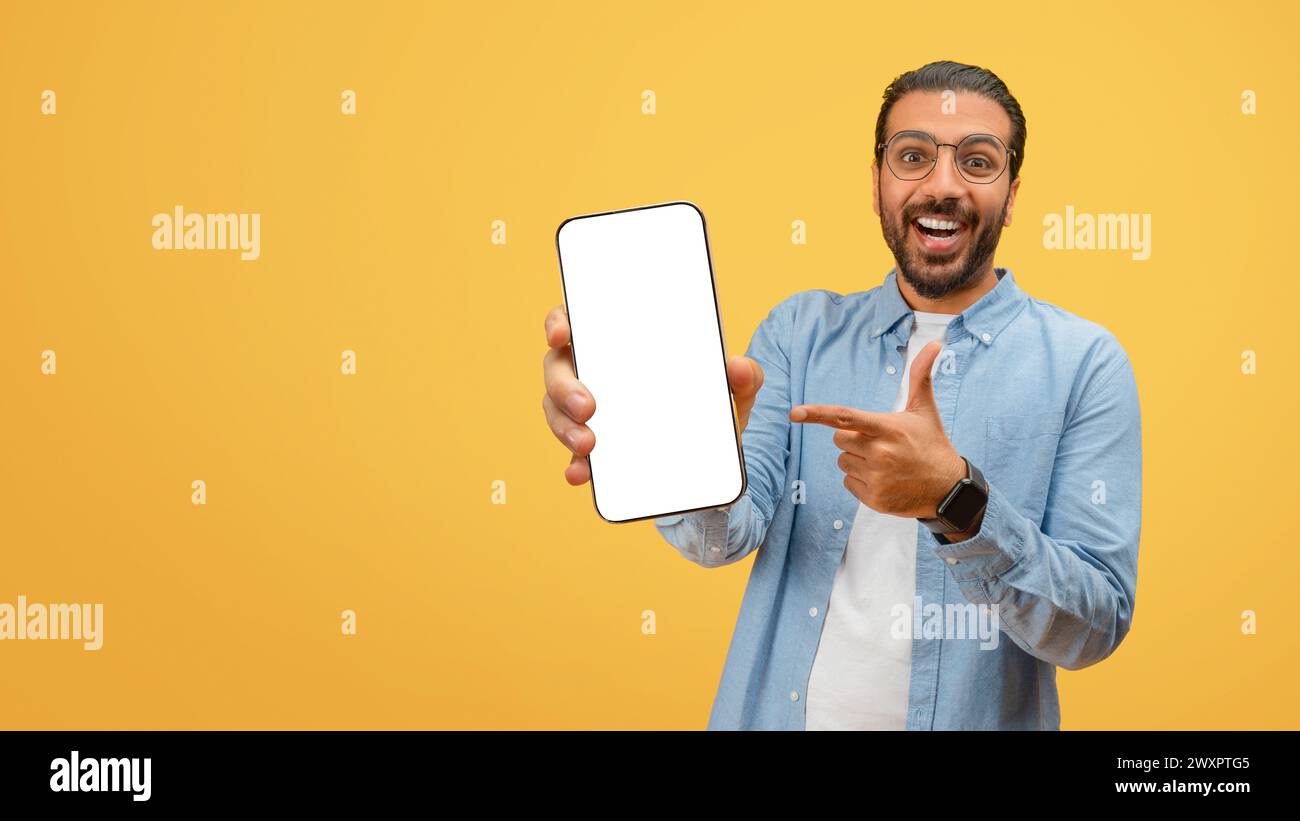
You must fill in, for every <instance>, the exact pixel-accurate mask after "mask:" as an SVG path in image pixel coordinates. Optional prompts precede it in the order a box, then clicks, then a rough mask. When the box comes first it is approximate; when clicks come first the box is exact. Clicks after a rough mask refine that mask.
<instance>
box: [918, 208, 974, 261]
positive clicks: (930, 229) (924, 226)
mask: <svg viewBox="0 0 1300 821" xmlns="http://www.w3.org/2000/svg"><path fill="white" fill-rule="evenodd" d="M911 225H912V230H913V231H915V232H916V235H917V237H918V238H919V239H920V242H921V247H922V248H924V249H925V250H927V251H931V252H935V253H940V254H942V253H945V252H948V251H952V250H955V249H956V248H957V247H958V246H959V245H961V244H963V243H964V242H965V241H966V235H967V234H969V233H970V226H969V225H967V224H966V223H964V222H959V221H957V220H947V219H938V218H934V217H918V218H917V219H914V220H912V223H911Z"/></svg>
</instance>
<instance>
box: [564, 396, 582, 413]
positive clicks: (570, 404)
mask: <svg viewBox="0 0 1300 821" xmlns="http://www.w3.org/2000/svg"><path fill="white" fill-rule="evenodd" d="M586 405H587V400H586V399H585V398H583V396H582V394H580V393H573V394H569V399H568V401H567V402H566V403H565V407H567V408H568V409H569V415H570V416H573V417H577V416H579V415H581V413H582V411H583V408H585V407H586Z"/></svg>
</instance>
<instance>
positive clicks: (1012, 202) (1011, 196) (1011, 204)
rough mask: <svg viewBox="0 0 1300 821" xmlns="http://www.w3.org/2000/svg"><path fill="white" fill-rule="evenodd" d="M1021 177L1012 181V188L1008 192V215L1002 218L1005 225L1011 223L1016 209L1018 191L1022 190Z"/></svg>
mask: <svg viewBox="0 0 1300 821" xmlns="http://www.w3.org/2000/svg"><path fill="white" fill-rule="evenodd" d="M1020 179H1021V178H1020V177H1016V181H1015V182H1013V183H1011V190H1010V191H1008V192H1007V215H1006V217H1005V218H1004V219H1003V220H1002V224H1003V225H1007V226H1009V225H1011V212H1012V211H1014V210H1015V209H1016V192H1017V191H1019V190H1020Z"/></svg>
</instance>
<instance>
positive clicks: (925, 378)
mask: <svg viewBox="0 0 1300 821" xmlns="http://www.w3.org/2000/svg"><path fill="white" fill-rule="evenodd" d="M942 349H943V340H942V339H936V340H934V341H933V342H931V343H930V344H928V345H926V346H925V347H924V348H922V349H921V351H920V353H918V354H917V355H916V358H915V359H913V360H912V369H911V385H910V386H909V389H908V394H907V408H906V410H909V411H930V412H933V413H934V415H935V416H936V417H938V415H939V405H938V403H937V402H935V399H934V379H933V378H932V377H931V376H930V371H931V370H932V369H933V368H934V360H935V359H937V358H938V356H939V351H941V350H942Z"/></svg>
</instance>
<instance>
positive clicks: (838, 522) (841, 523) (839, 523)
mask: <svg viewBox="0 0 1300 821" xmlns="http://www.w3.org/2000/svg"><path fill="white" fill-rule="evenodd" d="M831 527H833V528H835V529H836V530H839V529H840V528H842V527H844V520H843V519H836V520H835V521H834V522H832V523H831Z"/></svg>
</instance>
